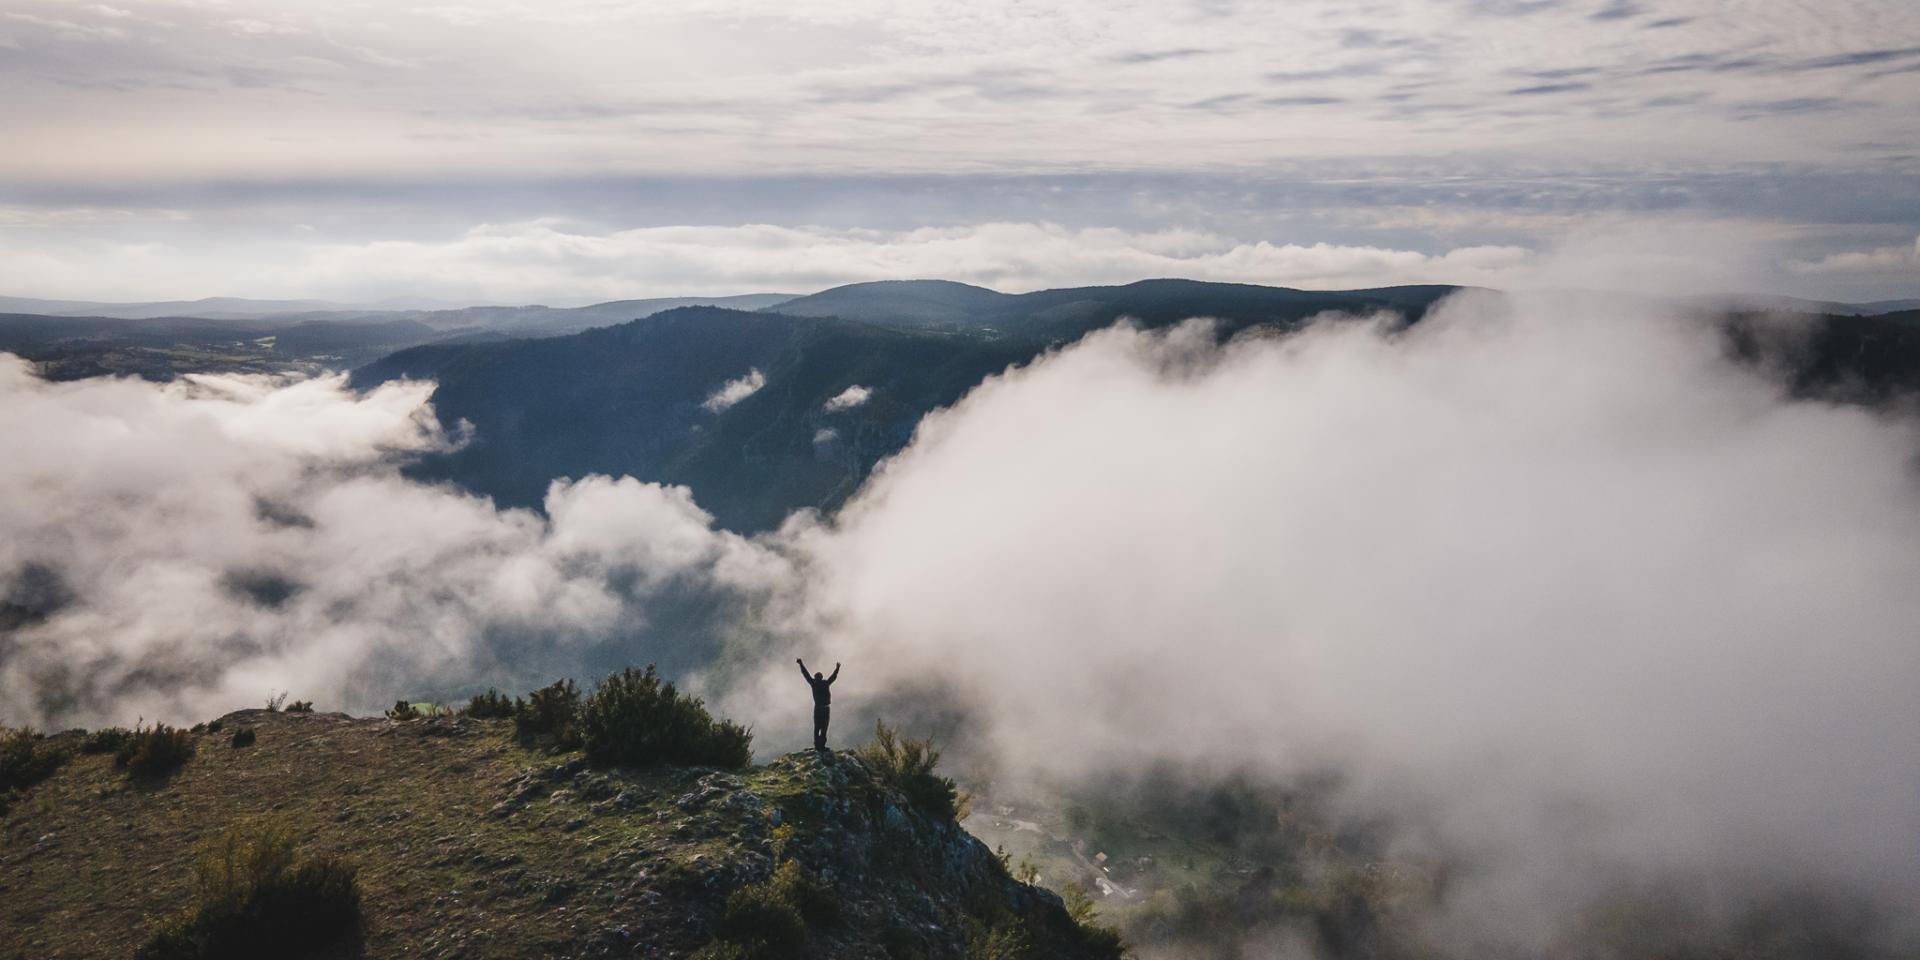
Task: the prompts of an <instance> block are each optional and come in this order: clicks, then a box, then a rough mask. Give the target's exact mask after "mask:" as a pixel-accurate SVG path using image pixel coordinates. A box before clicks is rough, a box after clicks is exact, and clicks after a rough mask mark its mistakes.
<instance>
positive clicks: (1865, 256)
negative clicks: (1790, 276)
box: [1787, 239, 1920, 280]
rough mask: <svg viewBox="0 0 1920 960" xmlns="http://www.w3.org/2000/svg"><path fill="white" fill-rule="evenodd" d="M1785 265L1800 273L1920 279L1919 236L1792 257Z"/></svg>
mask: <svg viewBox="0 0 1920 960" xmlns="http://www.w3.org/2000/svg"><path fill="white" fill-rule="evenodd" d="M1787 269H1788V270H1791V271H1793V272H1794V273H1799V274H1815V275H1819V274H1905V275H1908V276H1910V277H1912V278H1914V279H1915V280H1920V239H1916V240H1915V241H1914V243H1913V245H1912V246H1904V247H1877V248H1875V249H1872V250H1847V251H1842V252H1840V253H1830V254H1827V255H1826V256H1824V257H1821V258H1819V259H1817V260H1794V261H1789V262H1788V263H1787Z"/></svg>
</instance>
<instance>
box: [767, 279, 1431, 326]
mask: <svg viewBox="0 0 1920 960" xmlns="http://www.w3.org/2000/svg"><path fill="white" fill-rule="evenodd" d="M1459 289H1461V288H1460V287H1457V286H1451V285H1444V284H1426V285H1416V286H1402V287H1379V288H1375V289H1370V290H1296V289H1293V288H1291V287H1269V286H1261V285H1259V284H1251V283H1218V282H1213V281H1205V280H1181V279H1154V280H1138V281H1135V282H1133V283H1127V284H1118V285H1110V286H1092V287H1061V288H1057V289H1049V290H1036V291H1034V292H1032V293H1001V292H999V291H997V290H990V289H988V288H986V287H976V286H972V285H970V284H964V283H955V282H953V281H951V280H884V281H877V282H873V283H853V284H847V285H846V286H841V287H834V288H832V289H829V290H823V291H821V292H819V293H816V294H813V295H811V296H806V297H800V298H798V299H795V300H789V301H787V302H785V303H782V304H779V305H777V306H773V307H766V308H762V309H763V310H764V311H767V312H777V313H781V314H784V315H787V316H805V317H839V318H841V319H843V320H857V321H860V322H863V323H873V324H879V325H882V326H891V327H902V328H917V329H927V330H947V331H952V332H972V333H982V332H986V333H995V334H1014V335H1022V334H1024V335H1037V336H1052V337H1071V336H1075V335H1077V334H1079V333H1084V332H1085V331H1087V330H1090V329H1093V328H1096V327H1101V326H1106V325H1107V324H1110V323H1112V322H1113V321H1114V320H1116V319H1119V318H1120V317H1122V316H1129V317H1134V318H1135V319H1138V320H1140V321H1142V322H1144V323H1146V324H1147V325H1149V326H1157V325H1159V324H1162V323H1168V322H1172V321H1175V320H1181V319H1185V318H1187V317H1194V316H1208V317H1216V318H1219V319H1222V320H1226V321H1229V323H1230V324H1232V323H1238V324H1246V323H1259V322H1273V321H1282V320H1298V319H1302V318H1303V317H1304V316H1308V315H1311V314H1310V313H1303V312H1302V311H1311V312H1319V311H1324V310H1344V311H1350V312H1352V311H1368V310H1381V309H1405V308H1412V309H1416V310H1424V309H1425V308H1426V307H1427V306H1429V305H1430V304H1432V303H1433V302H1434V301H1436V300H1438V299H1440V298H1441V297H1443V296H1446V295H1447V294H1449V293H1452V292H1454V291H1456V290H1459Z"/></svg>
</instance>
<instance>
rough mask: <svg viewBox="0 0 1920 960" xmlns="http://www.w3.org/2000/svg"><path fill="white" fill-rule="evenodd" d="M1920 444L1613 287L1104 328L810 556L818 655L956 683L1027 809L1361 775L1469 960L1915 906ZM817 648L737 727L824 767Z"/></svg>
mask: <svg viewBox="0 0 1920 960" xmlns="http://www.w3.org/2000/svg"><path fill="white" fill-rule="evenodd" d="M1916 440H1920V430H1917V429H1916V424H1915V423H1914V422H1913V421H1912V420H1910V419H1898V418H1889V417H1886V416H1883V415H1880V414H1877V413H1874V412H1871V411H1866V410H1858V409H1848V408H1844V407H1836V406H1831V405H1826V404H1821V403H1794V402H1788V401H1786V400H1784V399H1783V398H1782V396H1781V393H1780V391H1779V390H1778V389H1777V388H1776V387H1775V386H1774V385H1772V384H1770V383H1768V382H1765V381H1763V380H1762V379H1760V378H1759V377H1757V376H1754V375H1753V374H1752V373H1751V372H1748V371H1744V370H1740V369H1736V368H1735V367H1734V366H1732V365H1731V363H1730V362H1729V361H1727V360H1726V359H1725V357H1724V355H1723V353H1722V351H1721V346H1720V343H1719V342H1718V340H1717V339H1716V337H1715V336H1714V335H1713V333H1712V331H1711V330H1709V329H1706V328H1704V327H1701V326H1696V325H1690V324H1688V323H1686V322H1684V321H1682V320H1681V319H1680V318H1678V317H1674V316H1666V315H1661V314H1658V313H1655V312H1649V310H1648V308H1647V306H1646V305H1645V303H1642V302H1635V301H1624V300H1610V299H1608V298H1605V297H1601V296H1596V295H1593V294H1583V295H1579V296H1565V295H1545V294H1540V295H1529V296H1523V297H1519V298H1516V299H1515V300H1513V301H1506V300H1501V299H1498V298H1494V297H1479V296H1472V295H1469V296H1464V297H1462V298H1459V299H1456V300H1455V301H1453V302H1451V303H1450V304H1449V305H1447V306H1444V307H1442V308H1441V309H1439V310H1438V311H1437V312H1436V313H1434V314H1430V315H1429V316H1428V318H1427V319H1426V320H1425V321H1424V322H1423V323H1422V324H1421V325H1420V326H1419V327H1417V328H1415V329H1413V330H1412V331H1408V332H1403V333H1398V334H1393V333H1389V332H1388V328H1384V327H1383V328H1378V329H1376V328H1370V327H1369V326H1367V325H1365V324H1355V323H1341V324H1328V325H1326V326H1324V327H1320V328H1316V329H1314V330H1312V331H1310V332H1308V333H1307V334H1305V335H1302V336H1298V337H1292V338H1287V339H1277V338H1272V337H1265V336H1254V337H1249V338H1244V339H1241V340H1239V341H1237V342H1235V343H1233V344H1231V345H1229V346H1226V347H1216V346H1214V345H1213V340H1212V338H1211V337H1210V336H1209V335H1208V334H1207V333H1206V332H1205V330H1204V329H1202V328H1194V327H1188V328H1183V329H1179V330H1174V331H1169V332H1161V333H1141V332H1136V331H1132V330H1126V329H1120V330H1114V331H1108V332H1104V333H1100V334H1097V335H1094V336H1092V337H1090V338H1089V339H1087V340H1085V341H1083V342H1081V343H1080V344H1078V345H1076V346H1073V347H1070V348H1068V349H1066V350H1064V351H1062V352H1060V353H1058V354H1056V355H1051V356H1049V357H1047V358H1045V359H1043V360H1041V361H1039V362H1037V363H1035V364H1033V365H1032V366H1030V367H1028V368H1025V369H1022V370H1018V371H1014V372H1012V373H1009V374H1008V375H1006V376H1004V377H1000V378H996V379H995V380H993V381H990V382H989V383H987V384H986V385H984V386H982V387H981V388H979V389H977V390H975V391H974V392H973V393H972V394H970V395H969V396H968V397H967V398H966V399H965V400H963V401H962V402H961V403H960V404H958V405H956V406H955V407H954V408H952V409H951V410H948V411H944V412H941V413H936V414H934V415H932V416H930V417H929V418H927V420H926V421H924V422H923V423H922V424H921V425H920V428H919V430H918V432H917V434H916V437H915V440H914V443H913V444H912V446H911V447H909V448H908V449H907V450H906V451H905V452H903V453H902V454H901V455H899V456H898V457H896V458H894V459H893V460H891V461H889V462H888V463H887V464H886V465H885V466H884V467H883V468H882V469H880V470H879V471H877V472H876V475H875V478H874V480H873V481H872V482H871V483H870V484H869V485H868V486H867V487H866V488H865V489H864V490H863V491H862V492H861V494H860V495H859V496H858V497H856V498H855V499H854V501H853V502H852V503H850V504H849V505H848V506H847V507H846V508H844V510H843V511H842V512H841V513H840V514H839V516H838V518H837V519H835V520H832V521H829V522H826V523H824V524H819V525H814V526H806V525H804V524H803V525H800V526H798V527H792V528H790V529H789V530H788V533H787V536H788V537H790V538H792V543H793V546H792V547H791V549H795V550H797V551H799V553H800V554H801V555H803V556H806V557H807V558H808V560H807V562H806V563H805V565H804V566H805V568H806V569H809V570H813V571H815V572H816V574H817V577H818V579H816V580H815V581H814V582H813V583H812V584H811V593H810V594H809V596H810V599H811V602H812V606H811V608H810V611H809V618H808V619H807V620H806V621H804V622H803V623H801V624H800V625H799V626H798V627H797V628H796V633H797V634H798V636H799V638H800V639H799V640H798V641H797V642H799V643H804V644H806V645H808V646H809V649H818V650H819V651H820V653H819V656H820V657H821V658H822V659H833V660H841V661H844V662H845V663H846V664H847V673H846V676H845V677H843V679H842V680H841V687H840V688H838V689H836V693H837V694H840V696H839V697H836V701H837V702H840V703H845V704H847V707H843V708H842V709H843V710H848V711H852V710H858V709H859V708H858V707H855V706H854V705H856V704H873V703H876V702H885V703H890V704H891V708H892V709H894V710H898V711H909V712H910V711H911V709H912V707H911V706H910V705H907V704H903V703H902V702H901V701H900V700H899V699H897V697H898V695H899V692H900V691H903V690H922V689H925V687H926V685H927V684H929V683H931V684H934V685H935V686H938V687H944V688H949V689H952V690H955V691H957V692H958V700H959V703H960V704H961V706H962V708H963V709H964V710H965V711H966V720H965V722H964V723H963V724H962V725H961V726H960V727H959V728H958V729H959V730H961V731H963V732H962V733H960V734H958V735H957V736H956V738H955V739H956V741H957V742H956V743H955V744H954V745H953V749H954V750H956V751H967V750H973V749H979V748H981V747H982V745H983V744H985V745H986V747H985V748H986V749H987V750H988V751H989V752H990V753H991V755H992V757H993V761H992V768H993V769H994V770H995V771H996V776H997V777H998V778H999V779H1000V780H1001V782H1007V781H1010V780H1011V781H1018V780H1020V779H1021V778H1026V777H1036V778H1041V779H1047V778H1054V779H1058V778H1066V779H1069V780H1071V779H1073V778H1075V777H1077V776H1078V775H1082V774H1087V775H1107V774H1112V773H1115V772H1116V771H1120V772H1124V771H1140V770H1145V769H1151V768H1153V766H1154V765H1155V764H1156V763H1160V762H1174V763H1178V764H1182V765H1186V766H1188V767H1190V768H1199V769H1202V770H1220V769H1234V768H1236V767H1242V766H1251V767H1253V768H1255V769H1261V770H1267V771H1281V772H1283V773H1288V772H1299V771H1304V770H1318V769H1334V770H1338V771H1340V772H1341V773H1342V774H1343V775H1344V776H1345V777H1347V781H1346V782H1347V783H1348V784H1349V787H1350V791H1349V799H1350V801H1351V803H1352V805H1353V806H1352V809H1353V810H1354V811H1355V812H1356V813H1357V814H1359V815H1361V816H1362V817H1363V818H1366V819H1367V822H1379V821H1377V820H1375V819H1373V818H1374V817H1375V816H1377V815H1380V814H1382V813H1385V814H1387V819H1386V821H1385V822H1389V823H1399V824H1402V825H1405V826H1406V827H1407V828H1408V829H1407V832H1405V833H1403V834H1401V835H1400V836H1399V837H1398V841H1399V843H1398V845H1397V846H1396V849H1395V850H1394V851H1393V852H1392V853H1391V854H1390V856H1395V857H1406V858H1410V859H1413V860H1415V861H1419V860H1421V859H1422V858H1424V857H1428V856H1432V855H1433V854H1434V852H1435V851H1436V850H1445V851H1450V852H1451V853H1452V854H1453V855H1457V856H1459V857H1462V858H1464V859H1463V864H1464V868H1463V869H1462V870H1461V871H1460V872H1459V873H1458V874H1457V881H1458V882H1457V884H1450V887H1451V889H1450V893H1449V897H1450V899H1451V902H1452V903H1453V904H1454V905H1455V906H1457V907H1458V908H1459V909H1460V910H1461V911H1462V913H1463V914H1464V915H1465V916H1466V917H1468V918H1470V919H1474V920H1475V921H1476V922H1474V923H1473V925H1472V927H1471V930H1470V933H1471V935H1472V936H1473V937H1474V938H1475V939H1474V940H1473V943H1474V944H1475V945H1476V947H1477V948H1476V949H1475V950H1472V951H1468V952H1471V953H1481V954H1485V953H1489V952H1491V953H1496V954H1497V953H1501V952H1502V951H1501V950H1498V949H1491V948H1490V947H1489V945H1505V946H1511V947H1513V948H1515V951H1516V954H1518V953H1526V952H1533V951H1534V950H1535V949H1536V948H1538V947H1539V946H1540V944H1541V943H1542V940H1541V939H1539V938H1544V937H1545V936H1547V934H1548V932H1549V931H1550V930H1551V929H1552V927H1553V924H1554V923H1556V922H1558V921H1559V920H1562V919H1565V918H1567V917H1570V916H1572V915H1574V913H1576V912H1577V911H1578V910H1579V909H1581V908H1582V907H1584V906H1585V905H1586V904H1587V903H1588V902H1589V900H1588V898H1590V897H1593V896H1596V895H1598V894H1599V893H1601V892H1602V891H1603V890H1605V889H1607V888H1608V885H1609V884H1612V883H1614V882H1617V881H1618V880H1620V879H1621V878H1623V877H1624V878H1631V879H1632V880H1634V881H1636V882H1640V881H1656V880H1665V879H1674V878H1684V879H1683V880H1682V881H1681V882H1682V883H1683V885H1684V888H1685V889H1690V890H1695V891H1699V892H1700V893H1701V894H1702V896H1706V897H1711V896H1721V895H1724V896H1726V897H1729V898H1735V899H1737V898H1738V897H1741V896H1745V895H1749V894H1755V893H1756V892H1758V891H1764V890H1766V889H1767V888H1768V885H1769V884H1774V883H1785V882H1787V881H1790V880H1808V879H1810V878H1811V881H1812V882H1816V883H1831V884H1833V885H1834V886H1833V887H1832V888H1831V889H1835V890H1864V891H1867V892H1869V893H1870V894H1872V895H1876V896H1883V897H1884V898H1885V899H1884V900H1883V901H1882V902H1883V903H1884V904H1886V905H1888V906H1889V907H1890V908H1891V907H1892V905H1894V904H1898V903H1903V902H1911V898H1912V896H1913V895H1914V894H1915V893H1916V892H1920V871H1917V869H1916V864H1917V863H1920V861H1915V860H1914V858H1913V857H1912V856H1911V849H1910V846H1908V845H1904V844H1888V843H1887V841H1886V838H1887V837H1901V836H1911V835H1913V832H1914V830H1915V829H1916V828H1920V794H1916V793H1915V792H1914V791H1913V789H1912V771H1913V770H1914V769H1915V765H1916V763H1920V753H1917V752H1916V750H1920V747H1916V744H1915V741H1914V740H1913V738H1912V737H1911V736H1909V735H1908V731H1911V730H1913V729H1914V728H1915V725H1916V724H1920V700H1916V699H1915V698H1914V697H1913V695H1912V692H1913V690H1914V689H1916V685H1920V647H1916V646H1915V645H1914V644H1913V643H1912V642H1911V636H1910V634H1911V630H1910V625H1911V624H1912V623H1914V622H1916V621H1917V620H1920V598H1917V597H1916V596H1915V594H1914V592H1913V591H1912V589H1911V587H1910V585H1911V583H1912V582H1914V578H1915V577H1916V576H1920V519H1916V518H1917V517H1920V512H1916V510H1915V507H1916V505H1920V485H1916V481H1915V478H1914V475H1913V471H1912V469H1911V461H1912V456H1913V451H1914V450H1915V449H1916ZM1014 544H1017V545H1018V546H1017V554H1018V556H1017V558H1011V559H1010V555H1009V552H1008V551H1009V547H1010V545H1014ZM787 653H788V651H787V650H785V649H784V648H776V649H775V650H773V651H771V652H770V654H769V656H768V658H767V659H768V662H769V666H768V667H767V668H766V673H765V675H764V677H763V678H762V679H760V680H759V681H758V682H745V683H742V684H741V685H740V686H739V687H738V688H737V689H736V691H735V692H734V693H733V694H732V695H731V696H729V697H728V698H727V699H726V700H725V701H724V703H725V706H726V707H727V708H728V709H729V710H733V711H736V712H737V713H739V714H742V715H745V716H749V717H751V718H753V719H754V720H755V721H756V729H757V730H760V731H763V732H764V735H766V736H769V737H772V736H778V735H781V734H785V735H786V736H787V737H788V738H789V741H788V742H793V741H797V740H798V739H799V738H800V736H801V732H802V731H804V729H805V723H804V719H805V718H804V716H803V715H802V713H803V711H804V708H805V698H804V696H798V697H796V696H794V691H792V690H791V689H790V687H789V684H790V683H791V680H790V678H789V677H787V676H786V671H783V670H781V669H780V667H781V665H783V664H785V663H786V661H788V660H790V659H791V657H790V656H787V655H786V654H787ZM889 697H896V699H893V700H891V701H889V700H887V698H889ZM882 709H886V708H885V707H882ZM856 716H857V715H856ZM788 731H791V732H790V733H788Z"/></svg>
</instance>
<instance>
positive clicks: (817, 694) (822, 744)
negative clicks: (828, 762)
mask: <svg viewBox="0 0 1920 960" xmlns="http://www.w3.org/2000/svg"><path fill="white" fill-rule="evenodd" d="M793 662H794V663H797V664H799V665H800V675H801V676H802V677H805V678H806V680H807V686H809V687H812V688H813V748H814V749H815V750H825V749H826V748H827V718H828V716H829V715H830V714H831V713H832V712H833V711H832V709H830V707H829V705H830V704H832V703H833V691H832V690H830V689H828V688H830V687H832V686H833V682H834V681H835V680H838V679H840V665H839V664H838V663H836V664H834V665H833V676H831V677H829V676H826V675H825V674H820V673H808V672H807V663H806V661H805V660H802V659H800V658H799V657H794V658H793Z"/></svg>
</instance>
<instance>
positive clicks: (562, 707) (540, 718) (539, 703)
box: [513, 680, 580, 748]
mask: <svg viewBox="0 0 1920 960" xmlns="http://www.w3.org/2000/svg"><path fill="white" fill-rule="evenodd" d="M579 721H580V689H579V688H578V687H575V686H574V685H573V681H572V680H558V681H555V682H554V683H551V684H548V685H547V686H544V687H541V688H540V689H538V690H535V691H534V692H532V693H530V694H527V700H526V702H525V703H521V702H520V701H519V699H517V698H516V699H515V700H514V702H513V732H514V733H515V734H516V735H517V736H519V737H520V739H521V740H523V741H535V740H547V741H550V742H552V743H553V744H554V745H555V746H559V747H569V748H570V747H577V746H579V745H580V723H579Z"/></svg>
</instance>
